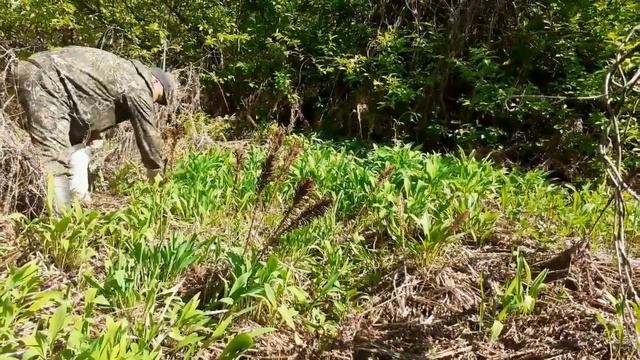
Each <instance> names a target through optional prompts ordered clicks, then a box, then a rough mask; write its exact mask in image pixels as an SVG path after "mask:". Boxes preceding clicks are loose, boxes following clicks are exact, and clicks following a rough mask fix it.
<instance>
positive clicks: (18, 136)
mask: <svg viewBox="0 0 640 360" xmlns="http://www.w3.org/2000/svg"><path fill="white" fill-rule="evenodd" d="M15 63H16V58H15V55H14V54H13V52H12V51H11V50H10V49H5V48H3V47H0V174H1V176H0V204H1V205H0V216H2V215H7V214H10V213H13V212H19V213H22V214H25V215H28V216H38V215H40V214H41V213H42V212H43V210H44V203H45V202H44V197H43V195H44V194H45V181H44V177H43V176H42V172H41V166H40V163H39V161H38V159H37V157H36V156H34V155H33V154H34V151H33V148H32V146H31V143H30V140H29V136H28V134H27V133H26V132H25V131H24V130H22V128H21V127H20V107H19V105H18V102H17V100H16V98H15V96H14V90H13V88H14V87H13V85H12V83H11V80H12V77H11V74H12V71H13V68H14V66H15Z"/></svg>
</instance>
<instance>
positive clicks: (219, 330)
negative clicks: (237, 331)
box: [211, 316, 233, 339]
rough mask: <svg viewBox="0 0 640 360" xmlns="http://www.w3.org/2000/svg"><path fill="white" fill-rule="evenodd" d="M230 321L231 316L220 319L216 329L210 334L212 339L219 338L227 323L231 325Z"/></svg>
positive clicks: (227, 325) (225, 329)
mask: <svg viewBox="0 0 640 360" xmlns="http://www.w3.org/2000/svg"><path fill="white" fill-rule="evenodd" d="M231 321H233V317H231V316H228V317H226V318H225V319H223V320H222V321H220V322H219V323H218V326H216V329H215V330H214V331H213V335H211V336H212V337H213V338H214V339H219V338H221V337H222V335H224V332H225V331H227V328H228V327H229V325H231Z"/></svg>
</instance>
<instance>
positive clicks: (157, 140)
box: [27, 46, 162, 169]
mask: <svg viewBox="0 0 640 360" xmlns="http://www.w3.org/2000/svg"><path fill="white" fill-rule="evenodd" d="M27 61H29V62H31V63H32V64H34V65H36V66H37V67H38V68H40V70H41V71H44V72H46V73H48V74H49V75H50V76H51V78H54V79H56V80H59V81H60V83H61V85H62V88H63V89H64V92H62V93H59V94H55V95H54V96H57V97H61V100H63V101H61V103H64V104H66V106H65V109H51V111H54V112H55V111H66V114H68V115H69V118H71V130H70V134H69V136H70V138H71V141H72V144H74V143H80V142H83V141H84V140H86V139H87V138H88V137H90V136H94V135H95V134H99V133H100V132H103V131H105V130H108V129H110V128H112V127H114V126H115V125H117V124H118V123H121V122H123V121H127V120H129V121H130V122H131V125H132V127H133V130H134V133H135V139H136V143H137V145H138V148H139V150H140V155H141V158H142V162H143V164H144V166H145V167H146V168H147V169H161V168H162V138H161V135H160V133H159V131H158V128H157V120H156V118H155V113H154V100H153V95H152V90H151V89H152V82H151V78H152V75H151V73H150V71H149V69H148V68H147V67H146V66H144V65H143V64H141V63H140V62H138V61H136V60H127V59H123V58H120V57H118V56H116V55H114V54H112V53H109V52H106V51H103V50H100V49H95V48H88V47H79V46H69V47H64V48H60V49H55V50H50V51H45V52H40V53H36V54H34V55H32V56H31V57H30V58H29V59H27Z"/></svg>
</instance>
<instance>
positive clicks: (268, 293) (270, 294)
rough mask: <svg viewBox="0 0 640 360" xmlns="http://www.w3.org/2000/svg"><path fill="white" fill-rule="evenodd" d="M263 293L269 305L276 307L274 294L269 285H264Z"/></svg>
mask: <svg viewBox="0 0 640 360" xmlns="http://www.w3.org/2000/svg"><path fill="white" fill-rule="evenodd" d="M264 292H265V295H266V296H267V299H268V300H269V303H271V306H273V307H276V306H277V305H276V294H275V293H274V292H273V289H272V288H271V285H269V284H268V283H265V284H264Z"/></svg>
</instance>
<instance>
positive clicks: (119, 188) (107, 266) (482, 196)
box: [0, 137, 640, 359]
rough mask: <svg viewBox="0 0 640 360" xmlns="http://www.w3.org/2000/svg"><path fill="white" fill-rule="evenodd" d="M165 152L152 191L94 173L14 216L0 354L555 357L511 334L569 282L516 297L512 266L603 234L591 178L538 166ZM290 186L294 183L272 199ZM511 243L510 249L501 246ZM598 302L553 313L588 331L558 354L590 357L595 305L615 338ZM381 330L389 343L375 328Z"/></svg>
mask: <svg viewBox="0 0 640 360" xmlns="http://www.w3.org/2000/svg"><path fill="white" fill-rule="evenodd" d="M185 152H186V155H184V156H183V157H182V158H181V160H180V161H179V162H178V164H177V166H176V168H175V170H174V171H173V173H172V174H171V176H170V177H169V178H168V180H167V181H166V182H165V183H164V184H147V183H145V182H141V181H137V180H136V179H131V178H130V173H128V172H127V171H120V172H119V173H114V174H112V177H111V179H112V180H111V184H110V185H111V189H112V191H113V192H114V193H113V194H112V195H110V196H109V197H108V198H107V199H108V200H109V201H105V200H104V199H103V200H102V203H103V204H102V208H103V209H109V210H108V211H106V210H105V211H103V212H98V211H93V210H86V211H80V210H77V211H75V212H73V213H72V214H70V215H69V216H67V217H64V218H62V219H58V220H55V219H48V218H42V219H37V220H34V221H26V220H22V221H21V223H22V226H21V231H20V234H19V236H17V237H16V239H13V240H12V241H11V242H9V243H7V244H3V245H2V246H3V247H4V248H3V249H2V250H0V255H2V256H3V260H2V264H3V270H2V271H3V273H2V274H3V276H2V278H3V280H1V281H0V306H1V307H2V309H1V310H2V314H1V316H0V344H3V345H1V347H0V350H1V351H0V353H5V354H8V355H7V356H10V357H9V358H11V357H15V358H20V357H21V356H22V354H23V352H25V351H26V353H27V354H29V355H33V356H34V357H39V358H52V355H51V354H52V353H57V354H59V356H62V357H65V358H75V357H77V356H79V354H83V355H84V356H86V357H85V358H96V359H97V358H105V359H106V358H111V359H116V358H141V359H143V358H144V359H146V358H156V357H158V356H160V357H161V358H189V357H191V356H207V355H210V354H217V355H220V354H221V353H223V355H224V356H228V357H227V358H232V357H233V351H234V350H239V349H243V348H247V347H249V348H251V350H250V351H253V354H257V353H261V354H271V355H274V354H284V353H286V354H289V355H290V354H298V356H300V357H304V356H307V357H311V358H314V357H318V356H319V355H318V354H319V353H320V351H322V352H323V353H324V354H325V355H326V356H327V357H332V356H334V357H337V356H340V355H345V354H348V355H353V354H355V355H356V356H357V355H358V354H360V355H361V354H364V353H367V354H378V355H377V356H379V357H381V358H385V357H390V356H391V355H393V354H400V353H408V354H414V355H424V354H426V353H436V354H440V355H442V356H443V357H447V356H449V357H459V356H462V355H461V354H466V355H467V356H469V357H470V358H473V356H475V355H471V354H473V353H484V354H485V356H488V355H487V354H492V353H493V354H497V353H510V354H517V353H519V352H521V351H522V348H523V346H524V347H526V346H529V347H532V346H533V347H532V348H534V349H535V346H534V345H536V344H538V345H540V344H542V345H541V346H543V347H542V348H540V349H542V350H539V351H543V350H544V351H552V350H554V349H556V350H557V349H558V348H560V347H559V346H556V345H553V344H551V345H550V344H549V341H552V340H554V338H555V337H558V336H559V335H558V334H556V333H553V331H555V330H553V329H551V330H549V331H550V333H549V334H547V335H548V337H547V338H544V337H540V336H537V335H539V334H535V335H534V334H529V333H527V331H530V330H532V329H535V328H536V327H540V326H541V328H544V326H545V324H547V325H549V324H555V321H556V320H558V319H560V318H561V317H559V316H555V318H554V316H553V315H550V314H554V311H561V310H559V309H563V308H562V306H566V304H568V303H569V302H568V300H567V299H568V298H569V299H575V298H576V297H579V296H582V295H584V289H581V290H580V289H579V290H577V292H575V293H573V292H571V291H572V290H566V289H565V286H566V283H563V282H560V283H558V282H557V281H556V282H555V283H553V284H549V285H548V286H547V287H542V289H541V294H540V295H536V290H537V288H536V285H535V284H534V285H533V286H532V285H531V283H532V282H533V281H532V280H533V279H532V278H533V277H535V276H536V275H537V274H538V273H539V272H538V271H536V270H535V267H534V268H533V275H531V274H529V272H528V271H527V269H529V266H528V265H527V262H526V261H525V258H527V259H528V260H529V262H530V263H533V261H535V260H541V259H544V258H545V257H546V258H548V257H551V256H552V254H553V253H554V252H556V251H557V250H559V249H560V248H563V247H565V245H566V244H565V241H566V240H575V239H580V238H582V237H584V236H585V235H586V234H589V235H590V238H591V244H592V245H595V246H600V245H606V244H607V242H608V241H609V240H608V231H609V229H610V228H611V214H610V213H605V215H604V217H603V219H602V220H601V221H600V222H599V223H598V225H597V226H595V227H594V228H593V231H591V227H592V225H593V224H594V222H595V220H596V219H597V218H598V216H599V209H601V208H602V207H603V206H604V205H605V203H606V201H607V194H606V193H605V191H604V190H603V188H602V187H597V186H594V187H593V188H591V189H581V190H574V189H571V188H569V187H561V186H558V185H552V184H550V183H549V182H547V181H546V180H545V179H544V176H543V175H544V174H542V173H539V172H533V173H526V174H520V173H516V172H509V171H506V170H504V169H500V168H497V167H495V166H492V165H491V164H490V163H488V162H484V161H479V160H475V159H473V157H471V156H466V155H464V154H460V155H458V156H441V155H435V154H431V155H427V154H423V153H421V152H419V151H416V150H413V149H411V148H410V147H409V146H396V147H393V148H388V147H381V148H376V149H373V150H371V151H366V152H365V151H362V150H352V149H351V147H350V146H349V145H348V144H347V145H344V144H329V143H324V142H322V141H319V140H316V139H312V138H301V137H289V138H287V139H286V140H285V143H284V145H283V148H282V149H281V151H280V152H279V154H281V155H280V156H276V161H275V166H274V171H273V172H270V171H267V172H266V173H267V174H265V171H263V169H264V165H263V163H264V161H265V158H266V157H268V154H269V150H268V146H266V145H264V144H261V143H259V142H258V141H251V142H248V143H246V144H243V145H241V150H235V151H234V149H232V148H229V147H220V146H214V147H213V148H211V149H210V150H208V151H206V152H200V151H198V152H196V151H194V150H193V149H191V150H185ZM296 153H300V155H299V156H298V157H294V156H293V155H295V154H296ZM238 158H240V159H241V161H240V165H239V166H238V161H237V159H238ZM278 159H279V160H278ZM287 162H291V163H292V165H291V166H290V167H288V166H285V165H283V164H284V163H287ZM266 175H271V176H266ZM305 178H308V179H312V180H313V184H314V186H313V190H314V191H313V192H312V193H309V194H307V195H306V196H304V197H302V198H303V200H304V201H301V202H298V203H296V204H295V206H293V207H292V203H293V202H294V200H293V198H294V197H295V192H296V186H297V185H298V184H299V182H300V181H301V180H302V179H305ZM260 179H262V184H266V186H264V190H263V191H261V192H260V191H258V188H259V186H257V185H256V184H259V183H261V181H260ZM307 185H309V184H308V183H307ZM323 199H331V200H332V202H331V206H328V207H327V206H322V205H326V203H324V202H322V200H323ZM106 203H109V206H108V207H107V206H105V204H106ZM314 205H315V207H314ZM290 207H292V208H293V210H292V211H291V212H290V213H291V215H290V216H289V217H288V218H289V219H290V221H288V222H285V223H284V226H282V227H281V228H287V227H289V228H291V229H286V231H283V232H282V235H281V236H276V235H278V234H277V231H276V229H277V228H278V225H279V224H280V223H281V221H282V219H283V214H284V213H286V212H287V209H289V208H290ZM298 215H299V216H300V218H301V219H299V220H300V221H298V222H297V221H296V220H294V219H295V218H296V216H298ZM638 221H640V209H639V208H637V207H633V208H630V209H628V229H630V230H629V232H628V236H629V237H628V239H629V241H630V243H634V244H637V243H638V240H639V234H638V231H637V230H635V229H638V226H637V223H638ZM287 225H290V226H287ZM517 245H521V246H522V249H521V253H522V254H524V255H525V256H515V255H512V253H511V251H512V250H515V249H516V246H517ZM5 264H6V265H10V266H11V270H8V271H5V270H4V266H5ZM585 266H587V267H588V266H595V267H594V271H601V270H599V269H602V267H598V266H596V265H593V262H591V263H590V265H585ZM585 268H586V267H585ZM5 275H7V276H5ZM578 275H579V274H578ZM585 276H586V275H585ZM486 277H489V278H490V279H489V280H487V279H486ZM565 277H566V276H565ZM574 277H576V276H574ZM577 277H578V278H579V279H578V280H576V281H577V282H578V283H580V276H577ZM608 277H612V278H615V275H611V276H609V275H607V276H604V278H608ZM481 279H484V282H483V281H481ZM585 281H586V280H585ZM603 283H606V281H605V282H603ZM508 284H511V285H513V286H512V287H511V288H510V289H508V288H507V287H503V285H508ZM578 285H580V284H578ZM608 285H613V287H611V286H609V288H614V289H615V284H608ZM486 287H489V288H486ZM569 287H570V286H569ZM592 287H593V286H592ZM606 289H607V286H604V285H603V286H601V287H600V288H599V290H606ZM590 290H591V288H590ZM194 294H198V295H197V296H194ZM443 294H444V295H443ZM592 297H593V298H594V299H601V298H604V299H606V297H605V295H603V293H597V294H593V295H592ZM538 298H539V303H538V304H536V303H535V302H534V301H532V300H534V299H538ZM583 304H588V302H580V306H583ZM534 305H535V307H534ZM576 306H577V305H576ZM584 306H586V305H584ZM574 307H575V306H574ZM504 309H507V310H505V311H503V313H502V314H501V311H502V310H504ZM613 309H614V306H613V304H604V305H602V306H601V307H600V308H599V309H597V311H586V310H585V311H580V312H578V313H577V315H576V313H571V314H573V315H575V316H576V318H573V320H571V319H572V318H569V319H565V320H566V321H568V322H569V323H572V324H578V323H580V324H582V325H583V326H584V328H585V329H586V330H585V332H588V333H589V334H588V336H587V337H584V336H583V337H580V336H582V335H580V334H581V333H579V331H578V330H576V331H578V335H576V336H578V337H579V338H580V339H579V340H580V341H582V342H590V343H591V344H587V345H588V346H592V348H591V349H586V350H585V349H577V350H574V351H575V352H576V353H598V354H603V351H604V352H606V351H609V344H610V343H615V341H613V340H611V341H608V340H607V336H606V335H607V334H606V333H605V330H604V328H603V327H602V326H600V325H599V324H600V322H599V321H598V320H597V316H596V312H597V313H598V314H602V316H604V317H605V318H607V319H610V320H612V321H614V322H612V324H613V325H612V326H613V329H615V311H614V310H613ZM562 311H564V310H562ZM528 312H532V313H533V315H529V314H528ZM568 313H569V311H568V310H567V312H564V314H565V315H566V314H568ZM567 316H568V315H567ZM497 319H499V320H500V323H497V322H495V321H494V320H497ZM545 319H546V320H545ZM601 321H605V320H601ZM398 323H400V324H405V325H401V326H404V327H403V330H404V331H405V332H406V333H405V334H402V335H399V334H398V332H397V329H396V330H394V328H393V326H392V325H393V324H398ZM380 324H384V326H380ZM406 324H413V325H411V326H409V325H406ZM434 324H435V325H434ZM500 324H504V328H503V329H502V332H501V333H500V335H499V336H497V335H498V334H497V331H496V330H497V329H498V327H499V325H500ZM376 326H379V327H376ZM552 327H554V329H556V330H557V328H558V327H557V326H555V325H554V326H552ZM576 327H577V325H576ZM435 328H437V329H438V330H437V331H436V330H434V329H435ZM561 330H562V329H561ZM492 331H493V333H494V335H496V336H497V338H498V341H497V342H495V343H491V342H490V337H491V334H492ZM514 332H515V335H514ZM401 333H402V332H401ZM414 333H415V334H414ZM407 334H409V335H407ZM411 334H414V335H415V336H413V337H412V335H411ZM465 334H466V335H465ZM469 334H471V335H469ZM519 334H520V335H519ZM523 338H525V339H526V338H530V339H531V341H529V342H527V341H525V340H522V339H523ZM328 339H335V341H328ZM416 339H422V340H420V341H418V340H416ZM514 339H515V340H514ZM518 339H520V340H518ZM545 339H547V340H545ZM549 339H551V340H549ZM556 340H557V339H556ZM254 341H257V342H258V343H255V344H254ZM518 341H520V343H519V345H518V346H514V345H513V344H514V342H515V343H518ZM523 341H524V342H523ZM293 344H298V345H302V346H300V347H296V346H295V345H293ZM523 344H524V345H523ZM525 345H526V346H525ZM615 348H616V347H615V346H614V347H613V349H615ZM305 351H306V353H305ZM447 351H450V353H447ZM585 351H586V352H585ZM100 354H102V355H100ZM101 356H102V357H101ZM0 358H3V357H2V355H0Z"/></svg>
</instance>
